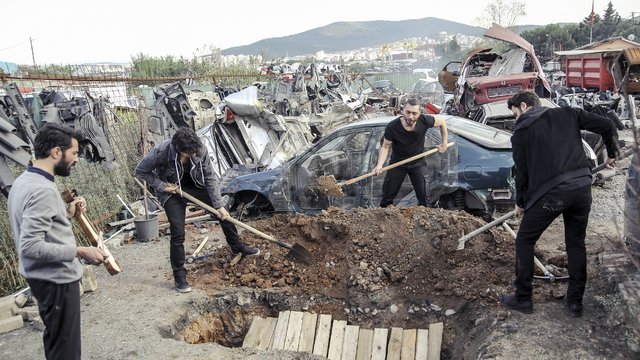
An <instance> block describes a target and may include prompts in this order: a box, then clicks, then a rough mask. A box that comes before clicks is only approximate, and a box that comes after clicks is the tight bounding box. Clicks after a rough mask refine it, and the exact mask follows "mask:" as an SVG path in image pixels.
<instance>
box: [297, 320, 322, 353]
mask: <svg viewBox="0 0 640 360" xmlns="http://www.w3.org/2000/svg"><path fill="white" fill-rule="evenodd" d="M317 322H318V314H314V313H308V312H305V313H304V314H303V315H302V330H301V331H300V343H299V344H298V351H300V352H309V353H310V352H313V340H314V338H315V336H316V323H317Z"/></svg>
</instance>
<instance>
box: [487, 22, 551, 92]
mask: <svg viewBox="0 0 640 360" xmlns="http://www.w3.org/2000/svg"><path fill="white" fill-rule="evenodd" d="M484 36H485V37H488V38H490V39H495V40H500V41H505V42H508V43H510V44H513V45H515V46H517V47H519V48H521V49H523V50H524V51H526V52H527V53H529V55H530V56H531V59H532V61H533V62H534V65H535V69H536V72H535V74H537V77H538V78H540V80H542V84H544V87H545V88H546V89H547V91H548V92H549V93H550V92H551V87H550V86H549V84H548V83H547V79H546V78H545V76H544V73H543V72H542V64H540V60H538V57H537V56H536V52H535V50H534V48H533V45H531V44H530V43H529V42H528V41H527V40H525V39H523V38H522V37H520V36H519V35H518V34H516V33H514V32H513V31H511V30H509V29H506V28H504V27H502V26H500V25H498V24H496V23H494V24H493V25H492V26H491V28H490V29H489V30H487V32H485V33H484Z"/></svg>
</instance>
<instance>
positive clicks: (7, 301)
mask: <svg viewBox="0 0 640 360" xmlns="http://www.w3.org/2000/svg"><path fill="white" fill-rule="evenodd" d="M15 304H16V302H15V301H14V300H13V295H7V296H5V297H3V298H0V314H1V313H4V312H7V311H8V312H9V313H11V309H12V308H13V307H14V306H15Z"/></svg>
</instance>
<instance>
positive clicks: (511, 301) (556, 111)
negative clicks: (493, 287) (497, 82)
mask: <svg viewBox="0 0 640 360" xmlns="http://www.w3.org/2000/svg"><path fill="white" fill-rule="evenodd" d="M507 106H508V107H509V109H511V111H512V112H513V114H514V115H515V116H516V124H515V127H514V129H513V136H512V137H511V144H512V147H513V160H514V163H515V172H516V209H515V211H516V215H519V214H521V213H523V212H524V215H523V217H522V221H521V223H520V228H519V230H518V235H517V237H516V281H515V287H516V292H515V295H502V296H500V302H501V303H502V304H503V305H504V306H506V307H507V308H509V309H512V310H517V311H521V312H524V313H531V312H533V302H532V300H531V297H532V296H531V295H532V291H533V286H532V281H533V264H534V262H533V261H534V260H533V259H534V247H535V244H536V241H538V239H539V238H540V235H542V233H543V232H544V231H545V230H546V228H547V227H548V226H549V225H550V224H551V223H552V222H553V221H554V220H555V219H556V218H557V217H558V216H559V215H560V214H562V217H563V220H564V226H565V246H566V251H567V258H568V264H569V266H568V267H569V285H568V287H567V296H566V305H567V308H568V310H569V314H570V315H571V316H575V317H578V316H582V296H583V294H584V289H585V285H586V282H587V253H586V248H585V236H586V229H587V222H588V220H589V212H590V211H591V169H590V168H589V161H588V159H587V157H586V155H585V153H584V150H583V148H582V141H581V136H580V130H588V131H591V132H594V133H597V134H600V135H601V136H602V138H603V140H604V143H605V144H606V146H607V154H608V156H609V158H608V160H607V165H608V166H614V165H615V163H616V156H617V155H618V148H617V138H618V134H617V131H616V128H615V125H614V124H613V122H612V121H610V120H609V119H607V118H605V117H601V116H598V115H595V114H592V113H589V112H586V111H584V110H582V109H577V108H571V107H561V108H553V109H551V108H546V107H542V106H540V99H539V98H538V96H537V95H536V94H534V93H532V92H520V93H518V94H516V95H514V96H513V97H512V98H511V99H509V101H508V102H507Z"/></svg>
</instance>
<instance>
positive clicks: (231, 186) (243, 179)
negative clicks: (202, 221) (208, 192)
mask: <svg viewBox="0 0 640 360" xmlns="http://www.w3.org/2000/svg"><path fill="white" fill-rule="evenodd" d="M283 171H284V169H283V168H282V167H278V168H275V169H271V170H265V171H260V172H255V173H251V174H246V175H240V176H234V177H228V178H224V179H223V180H222V182H221V185H220V193H221V194H223V195H224V194H231V193H236V192H239V191H242V190H254V191H258V192H263V191H264V190H267V191H268V190H270V188H271V186H270V185H273V184H275V183H276V182H279V181H280V180H282V174H283Z"/></svg>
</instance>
